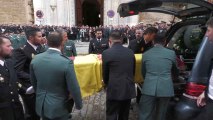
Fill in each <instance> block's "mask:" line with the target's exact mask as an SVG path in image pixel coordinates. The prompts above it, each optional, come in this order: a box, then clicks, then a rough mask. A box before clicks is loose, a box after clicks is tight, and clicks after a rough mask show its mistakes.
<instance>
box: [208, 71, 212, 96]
mask: <svg viewBox="0 0 213 120" xmlns="http://www.w3.org/2000/svg"><path fill="white" fill-rule="evenodd" d="M208 96H209V98H210V99H212V100H213V70H212V74H211V77H210V80H209V90H208Z"/></svg>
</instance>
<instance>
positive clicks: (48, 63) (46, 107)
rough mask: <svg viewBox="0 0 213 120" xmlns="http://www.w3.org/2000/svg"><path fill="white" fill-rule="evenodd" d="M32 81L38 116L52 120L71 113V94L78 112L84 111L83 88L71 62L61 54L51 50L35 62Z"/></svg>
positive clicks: (32, 67)
mask: <svg viewBox="0 0 213 120" xmlns="http://www.w3.org/2000/svg"><path fill="white" fill-rule="evenodd" d="M30 75H31V76H30V77H31V82H32V84H33V87H34V88H35V91H36V112H37V114H38V115H39V116H42V114H43V115H44V116H45V117H48V118H49V119H54V118H59V117H61V116H64V115H66V114H69V113H68V108H67V107H68V102H67V101H68V99H69V94H70V95H71V96H72V98H73V99H74V101H75V105H76V108H77V109H81V108H82V98H81V92H80V87H79V84H78V81H77V79H76V75H75V70H74V65H73V62H72V61H71V60H69V59H68V58H67V57H65V56H63V55H62V54H61V53H60V52H59V51H56V50H52V49H48V50H47V51H46V52H44V53H41V54H39V55H37V56H35V58H34V59H33V60H32V62H31V66H30Z"/></svg>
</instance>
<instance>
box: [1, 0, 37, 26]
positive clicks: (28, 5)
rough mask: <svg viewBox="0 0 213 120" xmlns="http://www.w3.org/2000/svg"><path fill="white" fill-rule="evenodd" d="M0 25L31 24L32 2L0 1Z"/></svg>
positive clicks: (23, 0) (32, 18)
mask: <svg viewBox="0 0 213 120" xmlns="http://www.w3.org/2000/svg"><path fill="white" fill-rule="evenodd" d="M0 5H1V7H0V24H32V23H33V22H34V15H33V14H34V11H33V10H34V9H33V1H32V0H0Z"/></svg>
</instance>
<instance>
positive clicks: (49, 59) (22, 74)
mask: <svg viewBox="0 0 213 120" xmlns="http://www.w3.org/2000/svg"><path fill="white" fill-rule="evenodd" d="M207 25H208V31H207V34H206V35H207V37H209V40H212V36H213V19H212V18H211V19H210V20H209V21H208V23H207ZM169 27H170V25H168V24H166V23H165V22H164V21H162V22H161V23H155V24H153V25H151V24H150V25H144V24H143V23H140V24H138V25H136V26H133V27H129V26H121V25H120V26H105V27H103V26H99V27H88V26H82V27H66V26H37V25H30V26H29V25H23V26H21V25H0V31H1V36H0V94H1V96H0V108H1V109H0V120H25V119H26V120H40V119H41V118H42V119H43V120H68V119H70V118H71V115H70V112H71V110H72V108H73V106H74V103H75V107H76V108H77V109H81V108H82V107H83V104H82V97H81V92H80V87H79V84H78V80H77V78H76V74H75V70H74V63H73V59H72V56H77V52H76V48H75V44H74V42H73V41H72V40H82V41H88V42H89V48H88V53H89V54H101V55H102V74H103V82H104V84H105V88H106V119H107V120H128V118H129V110H130V107H131V99H133V98H137V103H138V106H139V119H140V120H165V119H166V113H167V107H168V105H169V101H170V99H171V97H173V96H174V88H173V82H172V81H173V79H174V78H175V77H177V76H178V66H177V63H176V62H177V59H176V54H175V52H174V51H173V50H170V49H167V48H165V47H164V46H165V33H166V31H167V30H168V29H169ZM17 39H18V40H19V42H20V43H18V42H17V41H18V40H17ZM125 42H128V47H124V46H123V44H124V43H125ZM12 46H13V47H14V48H15V49H12ZM134 54H143V59H142V66H141V70H140V72H141V75H142V76H143V78H144V83H143V84H142V85H141V88H142V90H141V91H140V90H138V91H136V90H135V83H134V74H135V65H136V63H135V56H134ZM156 60H157V62H156ZM211 79H212V77H211ZM209 84H210V87H209V91H205V92H206V93H205V92H204V93H203V94H201V96H200V97H199V98H198V101H197V104H198V106H204V105H206V104H207V105H209V106H210V107H207V112H211V113H212V109H211V106H212V105H213V104H212V96H213V95H212V88H211V86H212V85H211V84H212V80H210V83H209ZM18 95H21V98H22V100H23V104H24V106H23V105H22V103H21V102H20V100H19V96H18ZM205 95H207V96H205ZM206 97H207V98H209V99H211V100H208V101H207V102H205V98H206ZM23 108H24V111H23ZM208 115H210V116H209V117H210V118H211V114H208Z"/></svg>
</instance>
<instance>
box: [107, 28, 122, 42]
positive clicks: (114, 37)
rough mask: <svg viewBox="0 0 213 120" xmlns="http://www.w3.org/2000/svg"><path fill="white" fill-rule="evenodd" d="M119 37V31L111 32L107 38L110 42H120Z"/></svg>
mask: <svg viewBox="0 0 213 120" xmlns="http://www.w3.org/2000/svg"><path fill="white" fill-rule="evenodd" d="M121 37H122V36H121V32H120V31H119V30H113V31H112V32H111V33H110V35H109V38H111V39H112V40H121Z"/></svg>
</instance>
